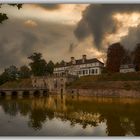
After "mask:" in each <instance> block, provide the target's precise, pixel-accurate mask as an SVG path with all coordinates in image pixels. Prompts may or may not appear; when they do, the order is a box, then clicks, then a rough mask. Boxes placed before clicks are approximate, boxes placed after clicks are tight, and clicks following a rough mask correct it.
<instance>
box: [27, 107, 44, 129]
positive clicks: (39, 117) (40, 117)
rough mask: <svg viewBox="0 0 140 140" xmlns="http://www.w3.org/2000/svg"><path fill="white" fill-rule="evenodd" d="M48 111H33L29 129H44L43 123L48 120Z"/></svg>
mask: <svg viewBox="0 0 140 140" xmlns="http://www.w3.org/2000/svg"><path fill="white" fill-rule="evenodd" d="M46 115H47V113H46V111H45V110H41V109H34V110H31V114H30V116H29V123H28V125H29V127H32V128H34V130H39V129H41V128H42V125H43V123H44V122H45V120H46Z"/></svg>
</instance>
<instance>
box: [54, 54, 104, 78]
mask: <svg viewBox="0 0 140 140" xmlns="http://www.w3.org/2000/svg"><path fill="white" fill-rule="evenodd" d="M103 67H104V63H102V62H101V61H99V60H98V59H96V58H93V59H87V58H86V55H83V56H82V59H78V60H75V58H74V57H71V61H70V62H63V63H61V64H58V65H57V66H55V68H54V75H56V76H64V75H65V76H67V75H73V76H78V77H81V76H86V75H99V74H101V73H102V69H103Z"/></svg>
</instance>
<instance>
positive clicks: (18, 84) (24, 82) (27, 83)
mask: <svg viewBox="0 0 140 140" xmlns="http://www.w3.org/2000/svg"><path fill="white" fill-rule="evenodd" d="M23 87H27V88H28V87H32V84H31V79H20V80H16V81H9V82H6V83H4V84H3V85H1V86H0V88H23Z"/></svg>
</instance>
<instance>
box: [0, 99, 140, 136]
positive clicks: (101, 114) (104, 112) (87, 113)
mask: <svg viewBox="0 0 140 140" xmlns="http://www.w3.org/2000/svg"><path fill="white" fill-rule="evenodd" d="M60 97H61V96H60ZM61 101H62V99H61V98H57V97H55V96H54V97H47V98H46V97H43V98H41V97H40V98H31V99H30V98H27V99H18V98H17V99H9V100H6V99H1V100H0V106H1V107H2V109H3V111H4V112H5V113H6V114H8V115H10V116H16V115H17V114H18V113H20V115H22V116H28V118H29V120H28V126H29V127H31V128H33V129H34V130H40V129H42V127H43V125H44V124H45V123H46V122H47V121H51V120H52V119H53V118H60V120H61V121H62V122H67V121H69V122H70V125H71V126H72V127H75V126H76V124H79V125H81V126H82V128H83V129H87V127H88V126H91V127H97V126H100V125H101V123H104V124H106V133H107V134H108V135H109V136H124V135H137V136H139V135H140V117H139V116H140V110H139V108H140V102H136V103H135V102H133V103H131V104H130V103H127V101H125V102H120V101H119V99H118V100H117V101H114V100H109V99H99V98H98V99H95V98H94V99H91V98H88V99H86V98H81V97H79V98H78V100H77V99H76V98H74V99H71V97H70V98H69V97H67V98H63V102H61ZM54 127H55V126H54Z"/></svg>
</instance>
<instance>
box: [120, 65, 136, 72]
mask: <svg viewBox="0 0 140 140" xmlns="http://www.w3.org/2000/svg"><path fill="white" fill-rule="evenodd" d="M128 72H136V69H135V66H134V65H133V64H125V65H121V66H120V73H128Z"/></svg>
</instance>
